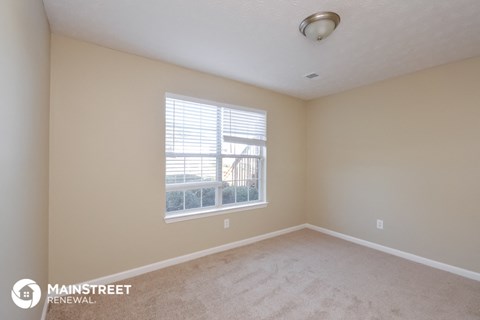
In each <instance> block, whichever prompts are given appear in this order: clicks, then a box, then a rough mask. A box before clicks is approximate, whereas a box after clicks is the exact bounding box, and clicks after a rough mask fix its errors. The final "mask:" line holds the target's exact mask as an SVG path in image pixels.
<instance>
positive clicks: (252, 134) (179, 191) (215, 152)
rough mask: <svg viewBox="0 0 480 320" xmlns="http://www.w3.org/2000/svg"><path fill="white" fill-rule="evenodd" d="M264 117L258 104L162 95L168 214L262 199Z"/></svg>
mask: <svg viewBox="0 0 480 320" xmlns="http://www.w3.org/2000/svg"><path fill="white" fill-rule="evenodd" d="M266 117H267V116H266V112H265V111H262V110H257V109H250V108H244V107H236V106H230V105H225V104H222V103H216V102H209V101H203V100H199V99H193V98H188V97H183V96H178V95H174V94H167V95H166V99H165V119H166V130H165V153H166V172H165V174H166V177H165V180H166V181H165V186H166V214H165V217H166V218H167V219H168V218H175V217H185V216H196V215H198V214H205V213H214V212H222V211H225V210H228V209H238V208H249V207H252V206H255V205H258V204H264V203H265V201H266V199H265V190H266V185H265V184H266V179H265V176H266V172H265V171H266V170H265V156H266V141H267V135H266V132H267V130H266V123H267V122H266Z"/></svg>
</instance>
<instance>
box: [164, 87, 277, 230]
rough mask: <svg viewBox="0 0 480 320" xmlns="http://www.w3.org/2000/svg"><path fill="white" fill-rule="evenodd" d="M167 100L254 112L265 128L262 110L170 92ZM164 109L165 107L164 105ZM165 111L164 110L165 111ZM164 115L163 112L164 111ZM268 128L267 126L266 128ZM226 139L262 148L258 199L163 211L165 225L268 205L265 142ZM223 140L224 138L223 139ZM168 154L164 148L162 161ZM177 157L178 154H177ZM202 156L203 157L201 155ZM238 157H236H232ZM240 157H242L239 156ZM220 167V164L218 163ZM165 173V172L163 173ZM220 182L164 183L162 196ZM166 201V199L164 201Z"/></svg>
mask: <svg viewBox="0 0 480 320" xmlns="http://www.w3.org/2000/svg"><path fill="white" fill-rule="evenodd" d="M167 98H171V99H178V100H185V101H189V102H193V103H200V104H207V105H212V106H215V107H217V108H227V109H237V110H242V111H249V112H254V113H259V114H264V115H265V121H266V122H265V125H266V126H267V121H268V112H267V110H263V109H255V108H249V107H244V106H237V105H234V104H228V103H222V102H217V101H212V100H205V99H199V98H193V97H189V96H184V95H179V94H174V93H170V92H166V93H165V97H164V102H165V101H166V99H167ZM164 106H165V108H166V105H164ZM165 110H166V109H165ZM164 113H165V111H164ZM267 128H268V126H267ZM226 137H227V139H228V142H232V143H244V142H247V141H248V142H249V143H248V144H251V145H256V146H260V147H262V148H263V151H262V155H261V156H258V158H259V160H260V161H261V162H262V165H261V166H260V167H259V175H260V176H261V177H262V178H261V179H259V182H260V183H262V184H263V186H262V187H261V189H262V190H263V193H262V194H261V195H259V199H258V200H257V201H250V202H246V203H245V204H242V203H240V204H239V203H238V202H237V203H234V204H222V205H221V206H220V207H219V206H214V207H206V208H205V209H203V210H202V209H200V210H198V208H194V209H188V210H182V211H181V212H180V213H178V214H175V213H170V215H168V212H167V211H166V210H165V211H164V220H165V222H166V223H173V222H179V221H186V220H192V219H200V218H205V217H210V216H215V215H221V214H227V213H232V212H239V211H247V210H253V209H260V208H265V207H267V205H268V200H267V141H263V140H259V139H244V138H241V137H231V136H226ZM266 137H268V131H267V132H266ZM224 138H225V137H224ZM169 153H170V152H166V149H165V148H164V159H166V158H167V157H168V156H169ZM177 155H178V154H177ZM202 156H205V155H204V154H202ZM212 156H213V155H212ZM224 156H225V157H228V155H220V157H222V158H223V157H224ZM234 157H238V155H236V156H234ZM240 157H242V156H240ZM251 157H252V156H245V158H251ZM219 165H221V162H220V163H219ZM165 173H166V172H165ZM221 183H222V182H221V181H212V182H193V183H191V184H188V185H186V184H182V186H180V185H179V186H175V184H170V185H167V183H166V181H165V183H164V187H165V191H164V194H165V195H166V193H167V192H168V191H177V190H178V191H182V190H190V189H191V187H192V186H199V187H203V186H204V185H207V184H208V185H212V186H213V185H214V184H215V185H218V184H221ZM221 197H222V195H221V194H220V193H219V192H217V199H216V203H218V202H217V201H218V200H220V199H218V198H221ZM165 201H166V199H165Z"/></svg>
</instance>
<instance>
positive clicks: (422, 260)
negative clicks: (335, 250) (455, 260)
mask: <svg viewBox="0 0 480 320" xmlns="http://www.w3.org/2000/svg"><path fill="white" fill-rule="evenodd" d="M306 227H307V228H308V229H311V230H315V231H318V232H321V233H325V234H328V235H330V236H333V237H336V238H340V239H343V240H346V241H350V242H353V243H356V244H359V245H362V246H365V247H369V248H371V249H375V250H378V251H382V252H385V253H389V254H392V255H394V256H397V257H400V258H404V259H407V260H410V261H414V262H418V263H421V264H424V265H427V266H429V267H432V268H435V269H440V270H443V271H447V272H450V273H454V274H456V275H459V276H462V277H465V278H469V279H473V280H477V281H480V273H477V272H474V271H470V270H466V269H462V268H459V267H455V266H452V265H449V264H446V263H443V262H438V261H435V260H431V259H427V258H424V257H420V256H417V255H414V254H412V253H408V252H404V251H400V250H397V249H393V248H390V247H386V246H382V245H380V244H377V243H373V242H370V241H366V240H362V239H358V238H355V237H352V236H348V235H346V234H343V233H340V232H336V231H332V230H329V229H325V228H322V227H317V226H315V225H312V224H308V223H307V224H306Z"/></svg>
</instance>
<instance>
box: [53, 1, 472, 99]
mask: <svg viewBox="0 0 480 320" xmlns="http://www.w3.org/2000/svg"><path fill="white" fill-rule="evenodd" d="M44 4H45V8H46V12H47V15H48V18H49V21H50V25H51V28H52V31H53V32H54V33H58V34H63V35H68V36H71V37H74V38H77V39H81V40H86V41H90V42H93V43H96V44H99V45H102V46H105V47H109V48H113V49H117V50H121V51H125V52H130V53H134V54H138V55H142V56H145V57H149V58H154V59H159V60H163V61H167V62H171V63H174V64H177V65H181V66H185V67H188V68H192V69H196V70H200V71H204V72H208V73H212V74H215V75H219V76H223V77H227V78H231V79H235V80H239V81H243V82H246V83H250V84H253V85H256V86H259V87H263V88H268V89H271V90H274V91H277V92H282V93H285V94H288V95H291V96H294V97H298V98H302V99H312V98H317V97H320V96H324V95H327V94H332V93H336V92H340V91H344V90H347V89H350V88H354V87H358V86H362V85H366V84H369V83H373V82H376V81H379V80H383V79H386V78H391V77H394V76H397V75H401V74H406V73H410V72H413V71H417V70H420V69H424V68H428V67H431V66H435V65H439V64H443V63H447V62H451V61H455V60H461V59H465V58H469V57H474V56H480V1H479V0H403V1H399V0H322V1H319V0H250V1H247V0H44ZM317 11H334V12H336V13H338V14H339V15H340V16H341V22H340V25H339V26H338V28H337V30H335V31H334V33H333V34H332V35H331V36H330V37H329V38H328V39H326V40H324V41H322V42H318V43H314V42H311V41H309V40H307V39H306V38H305V37H303V35H301V34H300V32H299V31H298V25H299V24H300V22H301V21H302V20H303V19H304V18H305V17H306V16H308V15H310V14H312V13H314V12H317ZM312 72H315V73H318V74H319V75H320V76H319V77H317V78H315V79H313V80H309V79H306V78H304V76H305V75H306V74H309V73H312Z"/></svg>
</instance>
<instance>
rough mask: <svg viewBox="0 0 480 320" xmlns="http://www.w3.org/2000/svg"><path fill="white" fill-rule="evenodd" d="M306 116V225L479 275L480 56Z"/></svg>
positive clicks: (327, 102) (352, 95)
mask: <svg viewBox="0 0 480 320" xmlns="http://www.w3.org/2000/svg"><path fill="white" fill-rule="evenodd" d="M307 110H308V111H307V119H308V123H307V127H308V133H307V137H308V142H307V150H308V152H307V177H308V180H307V189H308V190H309V191H308V193H307V201H308V204H307V220H308V222H310V223H313V224H315V225H318V226H321V227H325V228H328V229H331V230H334V231H338V232H341V233H345V234H348V235H351V236H354V237H358V238H361V239H365V240H369V241H373V242H376V243H379V244H383V245H386V246H389V247H392V248H396V249H400V250H404V251H407V252H410V253H414V254H417V255H420V256H423V257H426V258H430V259H434V260H437V261H442V262H445V263H448V264H451V265H455V266H458V267H462V268H466V269H470V270H472V271H476V272H480V254H479V252H480V251H479V250H480V231H479V230H480V58H476V59H470V60H465V61H461V62H458V63H453V64H448V65H444V66H440V67H436V68H433V69H429V70H425V71H421V72H418V73H415V74H411V75H408V76H404V77H400V78H396V79H391V80H387V81H383V82H380V83H377V84H374V85H370V86H367V87H363V88H359V89H355V90H351V91H348V92H345V93H341V94H337V95H332V96H329V97H325V98H322V99H318V100H315V101H311V102H310V103H308V109H307ZM377 218H379V219H383V220H384V224H385V229H384V230H383V231H379V230H377V229H376V227H375V221H376V219H377Z"/></svg>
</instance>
